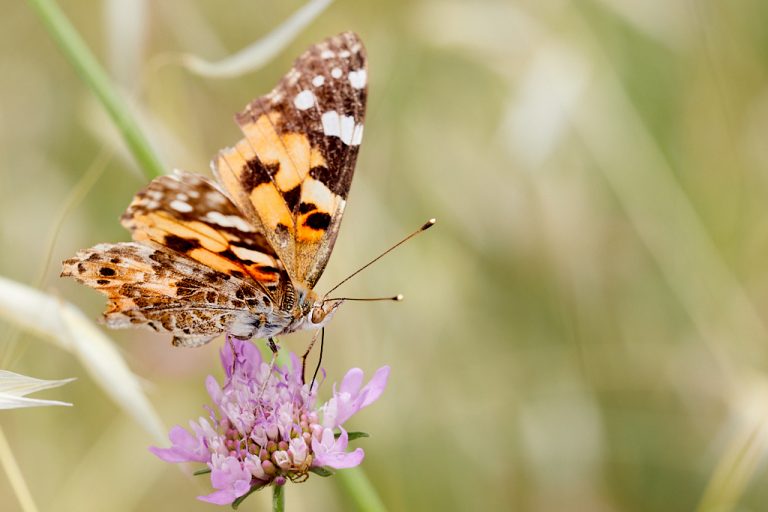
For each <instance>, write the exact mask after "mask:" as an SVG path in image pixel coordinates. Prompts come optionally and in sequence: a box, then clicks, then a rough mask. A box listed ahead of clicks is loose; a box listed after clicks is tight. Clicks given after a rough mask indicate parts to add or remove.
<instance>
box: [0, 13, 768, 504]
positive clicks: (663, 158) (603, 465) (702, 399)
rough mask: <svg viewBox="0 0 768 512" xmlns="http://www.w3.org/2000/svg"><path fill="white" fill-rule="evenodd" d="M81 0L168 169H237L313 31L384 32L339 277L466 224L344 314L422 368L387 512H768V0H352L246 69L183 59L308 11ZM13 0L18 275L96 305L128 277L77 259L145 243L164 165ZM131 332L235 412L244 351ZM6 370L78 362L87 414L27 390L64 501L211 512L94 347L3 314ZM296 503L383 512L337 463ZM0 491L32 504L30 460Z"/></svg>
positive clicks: (334, 340)
mask: <svg viewBox="0 0 768 512" xmlns="http://www.w3.org/2000/svg"><path fill="white" fill-rule="evenodd" d="M60 5H61V6H62V8H63V9H64V10H65V12H66V13H67V15H68V16H69V17H70V19H71V20H72V22H73V24H74V25H75V26H76V27H77V28H78V30H79V31H80V32H81V34H82V35H83V37H84V38H85V40H86V41H87V43H88V44H89V46H90V47H91V48H92V49H93V51H94V52H95V53H96V55H97V56H98V58H99V59H100V61H101V62H102V63H103V64H104V65H105V67H106V68H107V69H108V70H109V71H110V73H111V76H113V78H114V79H115V81H116V83H118V84H120V86H121V87H122V88H123V89H124V90H125V91H126V93H127V94H128V95H129V96H130V97H132V98H134V101H135V105H136V108H137V109H139V110H140V112H141V113H142V116H143V117H142V122H143V125H144V126H145V129H146V131H147V134H148V136H149V137H150V138H151V140H152V143H153V145H154V146H155V148H156V149H157V151H158V152H159V154H160V155H161V157H162V159H163V162H164V163H165V165H166V166H167V168H168V169H169V170H170V169H172V168H173V167H178V168H183V169H186V170H190V171H195V172H200V173H208V172H209V171H208V161H209V159H210V158H211V157H212V156H213V155H214V154H215V152H216V151H217V150H218V149H219V148H221V147H224V146H227V145H230V144H232V143H233V142H234V141H235V140H237V138H238V137H239V135H238V132H237V128H236V126H235V124H234V123H233V121H232V115H233V114H234V113H235V112H236V111H238V110H239V109H241V108H242V107H243V106H244V105H245V104H246V103H247V102H248V101H249V100H250V99H251V98H253V97H255V96H257V95H259V94H263V93H265V92H267V91H268V90H269V89H270V88H271V87H272V85H273V84H274V83H275V82H276V81H277V80H278V79H279V77H280V76H282V73H284V72H285V71H286V70H287V69H288V67H289V66H290V64H291V62H292V61H293V59H294V58H295V56H296V55H298V54H299V53H300V52H301V51H303V49H304V48H305V47H307V46H308V45H309V44H311V43H313V42H315V41H317V40H319V39H322V38H324V37H326V36H328V35H331V34H334V33H337V32H340V31H342V30H348V29H352V30H355V31H357V32H359V33H360V34H361V36H362V37H363V40H364V41H365V43H366V46H367V48H368V55H369V66H370V72H369V76H370V96H369V98H370V99H369V106H368V116H367V122H366V129H365V142H364V144H363V147H362V151H361V154H360V158H359V161H358V167H357V173H356V177H355V182H354V185H353V189H352V193H351V196H350V201H349V203H348V208H347V214H346V216H345V221H344V223H343V227H342V231H341V234H340V236H339V239H338V243H337V244H336V249H335V251H334V255H333V257H332V259H331V261H330V265H329V267H328V269H327V271H326V273H325V275H324V277H323V279H322V281H321V282H320V284H319V286H318V290H320V291H323V290H326V289H328V288H330V286H332V285H333V284H335V283H336V282H337V281H338V280H340V279H341V278H342V277H344V276H345V275H346V274H347V273H349V272H350V271H351V270H353V269H355V268H357V266H359V265H360V264H361V263H364V262H365V261H367V260H368V259H369V258H370V257H371V256H373V255H374V254H376V253H378V251H380V250H381V249H383V248H386V247H387V246H388V245H389V244H391V243H392V242H394V241H395V240H397V239H398V238H399V237H400V236H402V235H403V234H405V233H407V232H409V231H411V230H412V229H415V228H416V227H417V226H419V225H420V224H421V223H422V222H423V221H424V220H426V219H427V218H430V217H437V218H438V225H437V226H436V227H435V228H434V229H433V230H431V231H429V232H428V233H425V234H424V235H422V236H421V237H419V238H417V239H416V240H414V241H412V242H410V243H409V244H407V245H406V246H405V247H403V248H401V249H399V250H398V251H397V252H396V253H394V254H392V255H391V256H389V257H387V258H386V259H385V260H383V261H381V262H380V263H378V264H377V265H376V266H375V267H373V268H371V269H370V270H369V271H366V272H365V273H363V274H361V275H360V276H359V277H357V278H356V279H354V280H353V281H351V282H350V283H349V284H348V285H345V288H344V291H345V293H347V294H349V295H351V296H376V295H381V294H385V295H386V294H395V293H399V292H400V293H403V294H404V295H405V296H406V301H405V302H403V303H402V304H392V303H379V304H364V303H356V304H352V303H348V304H347V305H345V307H344V308H343V310H342V311H340V312H339V313H338V314H337V315H336V317H335V318H334V320H333V322H332V324H331V326H330V327H329V329H328V330H327V335H328V336H327V346H326V348H327V351H326V358H325V361H324V366H325V368H326V369H327V372H328V375H329V380H330V381H334V380H338V379H340V378H341V376H342V375H343V372H344V371H346V369H347V368H349V367H351V366H359V367H361V368H363V369H364V370H365V371H366V372H367V373H368V374H370V373H372V372H373V371H374V370H375V369H376V368H378V367H379V366H381V365H383V364H389V365H391V366H392V375H391V380H390V384H389V388H388V389H387V391H386V393H385V394H384V396H383V397H382V399H381V400H380V401H379V403H377V404H376V405H375V406H372V407H371V408H369V409H366V410H365V411H364V412H362V413H360V414H359V415H358V416H356V417H355V418H354V419H353V420H352V422H351V427H353V429H357V430H365V431H368V432H370V433H371V438H370V439H365V440H361V441H359V445H360V446H363V447H364V449H365V450H366V460H365V462H364V464H363V467H364V469H365V471H366V473H367V474H368V476H369V478H370V479H371V481H372V482H373V483H374V485H375V487H376V488H377V490H378V492H379V493H380V496H381V498H382V500H383V502H384V503H385V505H386V506H387V508H389V509H390V510H520V511H523V510H526V511H527V510H530V511H554V510H570V511H649V510H654V511H681V510H702V511H703V510H707V511H710V510H718V511H721V510H722V511H724V510H739V511H759V510H766V509H768V485H766V484H767V483H768V478H767V475H766V472H765V467H764V464H763V460H764V455H765V451H766V449H767V448H768V380H767V379H766V369H767V366H766V365H767V364H768V330H767V328H766V321H767V320H768V259H766V256H767V255H768V144H767V143H766V141H767V140H768V81H767V80H766V77H767V74H768V29H767V28H766V27H768V4H766V3H765V2H761V1H759V0H738V1H734V2H717V1H706V0H702V1H697V0H688V1H684V0H677V1H676V0H673V1H667V0H646V1H645V2H622V1H621V0H587V1H583V2H567V1H563V0H546V1H536V0H520V1H516V2H512V1H502V0H489V1H473V2H469V1H458V0H451V1H437V0H431V1H430V0H415V1H412V0H408V1H405V0H399V1H389V2H373V1H368V2H359V1H358V2H356V1H351V0H337V1H336V2H334V3H333V4H332V5H331V6H330V7H329V8H328V9H327V10H326V11H325V12H324V13H323V14H322V15H320V16H319V17H318V18H317V19H316V20H315V21H314V22H313V23H312V24H311V25H310V26H309V27H308V28H306V29H305V30H304V31H302V32H301V34H300V35H299V36H298V37H297V38H296V39H295V41H294V42H293V43H291V44H290V45H289V46H288V48H286V49H285V51H283V52H281V53H280V54H279V55H278V56H277V57H276V58H275V59H274V60H273V61H272V62H270V63H269V64H268V65H266V66H265V67H263V68H262V69H259V70H257V71H255V72H252V73H249V74H246V75H243V76H240V77H237V78H233V79H211V78H203V77H200V76H196V75H193V74H191V73H189V72H188V71H186V70H184V69H182V68H181V67H179V66H178V65H176V64H175V63H174V62H175V61H174V58H173V57H172V56H173V55H175V54H178V53H180V52H188V53H193V54H195V55H198V56H201V57H205V58H210V59H218V58H221V57H224V56H226V55H228V54H230V53H232V52H234V51H236V50H238V49H239V48H242V47H244V46H246V45H248V44H250V43H252V42H253V41H255V40H257V39H259V38H260V37H262V36H263V35H265V34H267V33H268V32H269V31H270V30H271V29H272V28H273V27H274V26H275V25H276V24H278V23H280V22H281V21H282V20H284V19H285V18H286V17H288V16H289V15H290V14H291V13H292V12H294V11H295V10H296V9H297V8H299V7H300V6H301V5H302V3H301V2H299V1H294V0H291V1H286V2H269V1H266V0H259V1H254V0H230V1H228V2H226V3H223V2H221V1H218V0H196V1H193V2H190V1H182V0H164V1H163V2H149V1H146V0H144V1H138V0H136V1H135V2H120V1H117V0H115V1H109V0H103V1H95V0H86V1H77V2H76V1H73V0H62V1H61V2H60ZM0 6H1V9H2V13H3V14H2V16H0V155H2V158H1V159H0V244H1V245H0V247H1V250H0V275H2V276H5V277H9V278H12V279H14V280H17V281H19V282H22V283H25V284H28V285H31V286H34V287H36V288H39V289H40V290H42V291H45V292H48V293H51V294H53V295H55V296H59V297H62V298H64V299H66V300H68V301H71V302H73V303H75V304H77V305H78V306H80V307H81V308H82V309H83V310H84V311H85V313H86V315H88V316H89V317H91V318H94V319H95V318H97V317H98V316H99V314H100V311H101V309H102V307H103V304H104V300H103V298H102V297H101V296H100V295H98V294H96V293H95V292H93V291H91V290H88V289H86V288H84V287H81V286H78V285H76V284H75V283H73V282H64V281H62V280H60V279H59V278H58V273H59V262H60V261H61V260H62V259H64V258H66V257H69V256H70V255H72V254H73V253H74V252H75V251H76V250H77V249H80V248H84V247H89V246H91V245H93V244H95V243H98V242H105V241H122V240H127V239H128V235H127V233H126V232H125V231H124V230H123V229H122V228H121V227H120V225H119V223H118V220H117V219H118V217H119V215H120V214H121V213H122V211H123V209H124V208H125V207H126V206H127V204H128V203H129V201H130V199H131V197H132V196H133V194H134V193H135V192H136V191H137V190H138V189H140V188H141V187H142V186H143V185H144V184H145V183H146V178H145V177H144V176H143V175H142V173H141V172H140V170H139V169H138V167H137V165H136V163H135V162H134V161H133V160H132V158H131V156H130V154H129V153H128V152H127V151H126V150H125V147H124V146H123V143H122V142H121V140H120V138H119V136H118V135H117V132H116V131H115V129H114V127H113V126H112V124H111V123H110V121H109V120H108V118H107V117H106V116H105V114H104V113H103V110H102V108H101V106H100V105H99V104H98V103H97V102H96V101H95V100H94V97H93V95H92V93H91V92H90V91H89V90H88V89H87V88H86V87H85V85H84V84H83V82H82V81H81V80H80V79H79V77H78V76H77V75H76V74H75V72H74V71H73V69H72V67H71V66H70V64H69V63H68V62H67V61H66V60H65V59H64V57H63V56H62V53H61V51H60V50H59V48H58V47H57V46H56V45H55V44H54V43H53V42H52V39H51V37H50V35H49V34H48V33H47V32H46V31H45V29H44V28H43V25H42V24H41V22H40V20H39V18H38V17H37V16H36V15H35V13H34V11H33V10H32V9H31V8H30V6H29V5H27V4H26V3H24V2H15V1H9V0H4V1H2V2H0ZM104 155H107V156H109V157H108V158H107V157H105V156H104ZM99 172H100V174H99ZM90 181H93V183H92V186H91V183H89V182H90ZM79 191H82V192H84V193H83V194H82V198H81V199H77V198H76V197H75V196H77V194H78V193H79ZM73 197H74V199H73ZM70 202H71V208H69V209H66V206H67V204H69V203H70ZM65 211H66V213H62V212H65ZM59 221H61V222H59ZM108 334H109V335H110V336H111V337H112V339H114V340H115V342H116V343H117V344H118V346H119V347H120V350H121V352H122V353H123V354H124V356H125V358H126V359H127V361H128V363H129V365H130V366H131V368H132V369H133V370H134V371H135V372H136V373H137V374H138V375H139V376H141V378H142V379H143V381H144V382H145V384H146V386H147V393H148V395H149V398H150V400H151V402H152V404H153V405H154V406H155V408H156V409H157V410H158V411H159V413H160V415H161V417H162V419H163V421H164V422H165V423H166V425H167V426H168V427H170V426H172V425H174V424H179V423H180V424H186V422H187V420H188V419H189V418H192V417H196V416H198V415H199V414H202V413H203V412H204V411H203V409H202V406H203V404H205V403H208V397H207V395H206V393H205V389H204V385H203V379H204V378H205V376H206V375H208V374H210V373H213V374H214V375H217V376H218V375H220V373H221V372H220V370H219V368H218V360H217V354H216V351H217V348H218V346H219V345H220V343H218V342H217V343H212V344H211V345H209V346H207V347H204V348H201V349H197V350H180V349H174V348H173V347H171V346H170V344H169V339H168V338H167V337H166V336H158V335H154V334H151V333H150V334H148V333H145V332H143V331H135V332H134V331H127V332H110V333H108ZM306 341H307V337H306V336H304V335H294V336H291V337H287V338H284V339H283V340H282V343H283V345H284V346H286V347H288V348H289V349H292V350H295V351H301V350H302V349H303V347H304V346H305V343H306ZM0 361H2V364H0V367H2V368H5V369H8V370H12V371H15V372H19V373H23V374H28V375H32V376H35V377H40V378H47V379H57V378H65V377H78V380H77V381H76V382H74V383H72V384H69V385H67V386H65V387H63V388H60V389H56V390H53V391H49V392H46V394H45V395H46V397H47V398H57V399H60V400H65V401H69V402H73V403H74V407H73V408H40V409H21V410H11V411H0V426H2V428H3V430H4V432H5V435H6V436H7V438H8V439H9V442H10V445H11V447H12V450H13V454H14V456H15V457H16V459H17V460H18V463H19V466H20V468H21V471H22V473H23V475H24V478H25V480H26V482H27V485H28V486H29V488H30V491H31V493H32V495H33V498H34V500H35V502H36V503H37V505H38V507H39V509H40V510H44V511H48V510H50V511H100V510H105V509H108V510H115V511H123V510H126V511H127V510H188V511H193V510H211V509H212V507H213V506H212V505H207V504H204V503H201V502H197V501H196V500H195V499H194V496H196V495H198V494H203V493H206V492H207V489H208V483H207V478H205V477H203V478H198V479H193V478H192V477H188V476H186V475H185V474H184V473H183V472H181V471H179V470H178V468H176V467H174V466H172V465H169V464H166V463H164V462H161V461H159V460H158V459H156V458H155V457H154V456H152V455H151V454H150V453H149V452H148V451H147V449H146V447H147V446H149V445H151V444H153V440H152V439H151V437H150V436H148V435H147V434H146V433H145V431H144V430H142V428H141V427H140V426H139V425H137V424H136V423H135V422H134V421H132V420H131V419H130V418H129V417H128V416H126V415H125V414H124V413H123V412H122V411H121V410H120V409H119V408H118V407H117V406H116V405H115V404H114V403H113V402H112V401H110V400H109V399H108V398H107V396H106V395H105V394H104V393H103V392H102V391H101V389H100V388H99V387H98V386H96V385H95V384H94V382H93V381H92V380H91V379H90V377H89V376H88V375H87V374H86V373H85V372H84V370H83V368H82V366H81V365H80V364H79V362H78V361H77V360H76V359H75V358H74V357H73V356H72V355H71V354H69V353H68V352H65V351H63V350H61V349H60V348H58V347H56V346H54V345H52V344H50V343H48V342H47V341H46V340H45V339H44V338H40V337H36V336H33V335H31V334H28V333H26V332H25V331H23V330H20V329H19V328H18V327H16V326H15V325H14V324H13V323H12V322H6V321H2V322H0ZM328 388H329V387H326V388H325V393H326V396H327V393H328V391H329V389H328ZM263 494H264V495H263V496H256V497H253V498H251V499H250V500H249V501H247V502H246V503H245V504H244V506H243V508H244V509H246V510H259V509H261V510H266V509H267V507H268V499H269V496H268V494H267V493H263ZM287 503H288V509H289V510H318V509H320V510H352V509H354V507H353V505H352V503H351V501H350V500H349V498H348V497H347V496H346V494H345V493H344V492H343V491H342V490H341V489H340V488H339V487H338V484H337V483H336V482H334V480H333V479H330V480H325V479H321V478H318V477H312V478H310V479H309V481H308V482H306V483H304V484H301V485H291V486H290V487H289V488H288V490H287ZM0 508H2V510H3V511H15V510H21V509H20V508H19V505H18V503H17V501H16V498H15V497H14V494H13V492H12V491H11V487H10V485H9V483H8V479H7V478H6V476H5V475H4V474H2V473H0Z"/></svg>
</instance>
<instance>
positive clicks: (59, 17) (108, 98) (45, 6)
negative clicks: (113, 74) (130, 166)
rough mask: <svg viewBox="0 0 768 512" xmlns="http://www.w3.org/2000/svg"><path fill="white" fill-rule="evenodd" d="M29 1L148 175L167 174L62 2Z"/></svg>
mask: <svg viewBox="0 0 768 512" xmlns="http://www.w3.org/2000/svg"><path fill="white" fill-rule="evenodd" d="M28 1H29V3H30V4H31V5H32V7H34V8H35V10H36V11H37V13H38V15H39V16H40V18H41V19H42V20H43V23H45V26H46V27H47V29H48V31H49V32H50V34H51V36H52V37H53V39H54V40H55V41H56V43H57V44H58V45H59V47H60V48H61V50H62V51H63V52H64V55H65V56H66V57H67V59H69V62H70V63H71V64H72V66H74V68H75V69H76V70H77V72H78V74H79V75H80V77H81V78H82V79H83V81H85V83H86V84H88V86H89V87H90V88H91V90H92V91H93V93H94V94H95V95H96V97H97V98H98V99H99V101H100V102H101V104H102V105H103V106H104V108H105V109H106V110H107V113H108V114H109V116H110V117H111V118H112V121H113V122H114V123H115V125H116V126H117V128H118V129H119V130H120V133H121V134H122V135H123V138H124V139H125V142H126V144H127V145H128V149H129V150H130V151H131V153H133V156H134V158H136V160H137V162H138V163H139V165H140V166H141V167H142V169H143V170H144V173H145V174H146V175H147V177H149V178H155V177H157V176H161V175H163V174H164V167H163V164H162V162H161V161H160V158H159V157H158V156H157V154H156V153H155V151H154V150H153V149H152V146H150V144H149V141H148V140H147V139H146V138H145V137H144V134H143V133H142V132H141V130H140V129H139V125H138V123H136V120H135V119H134V117H133V115H132V114H131V111H130V109H129V108H128V105H127V104H126V102H125V101H124V100H123V98H122V97H121V96H120V93H119V92H118V90H117V88H116V87H115V85H114V84H113V83H112V81H111V80H110V79H109V77H108V76H107V73H106V72H105V71H104V68H102V67H101V65H100V64H99V62H98V61H97V60H96V57H94V55H93V53H91V51H90V50H89V49H88V46H86V44H85V42H84V41H83V39H82V38H81V37H80V34H78V33H77V30H75V28H74V27H73V26H72V24H71V23H70V22H69V20H68V19H67V17H66V16H65V15H64V13H63V12H62V11H61V9H59V6H58V5H56V3H55V2H54V1H53V0H28Z"/></svg>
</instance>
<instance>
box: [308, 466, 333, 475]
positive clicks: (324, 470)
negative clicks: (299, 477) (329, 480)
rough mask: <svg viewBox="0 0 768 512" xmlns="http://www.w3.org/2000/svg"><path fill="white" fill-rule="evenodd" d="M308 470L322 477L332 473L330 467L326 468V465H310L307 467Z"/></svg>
mask: <svg viewBox="0 0 768 512" xmlns="http://www.w3.org/2000/svg"><path fill="white" fill-rule="evenodd" d="M309 470H310V471H311V472H312V473H314V474H316V475H319V476H322V477H329V476H331V475H333V471H331V470H330V469H328V468H326V467H323V466H312V467H311V468H309Z"/></svg>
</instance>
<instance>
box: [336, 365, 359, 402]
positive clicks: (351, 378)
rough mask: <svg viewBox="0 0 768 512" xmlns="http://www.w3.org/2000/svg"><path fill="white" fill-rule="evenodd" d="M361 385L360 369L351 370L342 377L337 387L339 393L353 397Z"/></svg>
mask: <svg viewBox="0 0 768 512" xmlns="http://www.w3.org/2000/svg"><path fill="white" fill-rule="evenodd" d="M362 384H363V370H361V369H360V368H352V369H351V370H349V371H348V372H347V374H346V375H344V378H343V379H342V380H341V385H340V386H339V392H341V393H349V394H350V395H355V394H356V393H357V391H358V390H359V389H360V386H361V385H362Z"/></svg>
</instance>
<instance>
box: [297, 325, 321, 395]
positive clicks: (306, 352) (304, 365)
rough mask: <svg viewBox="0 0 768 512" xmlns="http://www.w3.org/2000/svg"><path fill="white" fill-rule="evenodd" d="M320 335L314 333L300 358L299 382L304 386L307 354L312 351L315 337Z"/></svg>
mask: <svg viewBox="0 0 768 512" xmlns="http://www.w3.org/2000/svg"><path fill="white" fill-rule="evenodd" d="M318 334H320V331H319V330H317V331H315V334H314V336H312V340H311V341H310V342H309V345H308V346H307V350H305V351H304V354H303V355H302V356H301V382H303V383H304V384H306V383H307V381H306V379H305V378H304V376H305V374H306V371H307V357H308V356H309V353H310V352H311V351H312V347H314V346H315V341H317V335H318Z"/></svg>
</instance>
